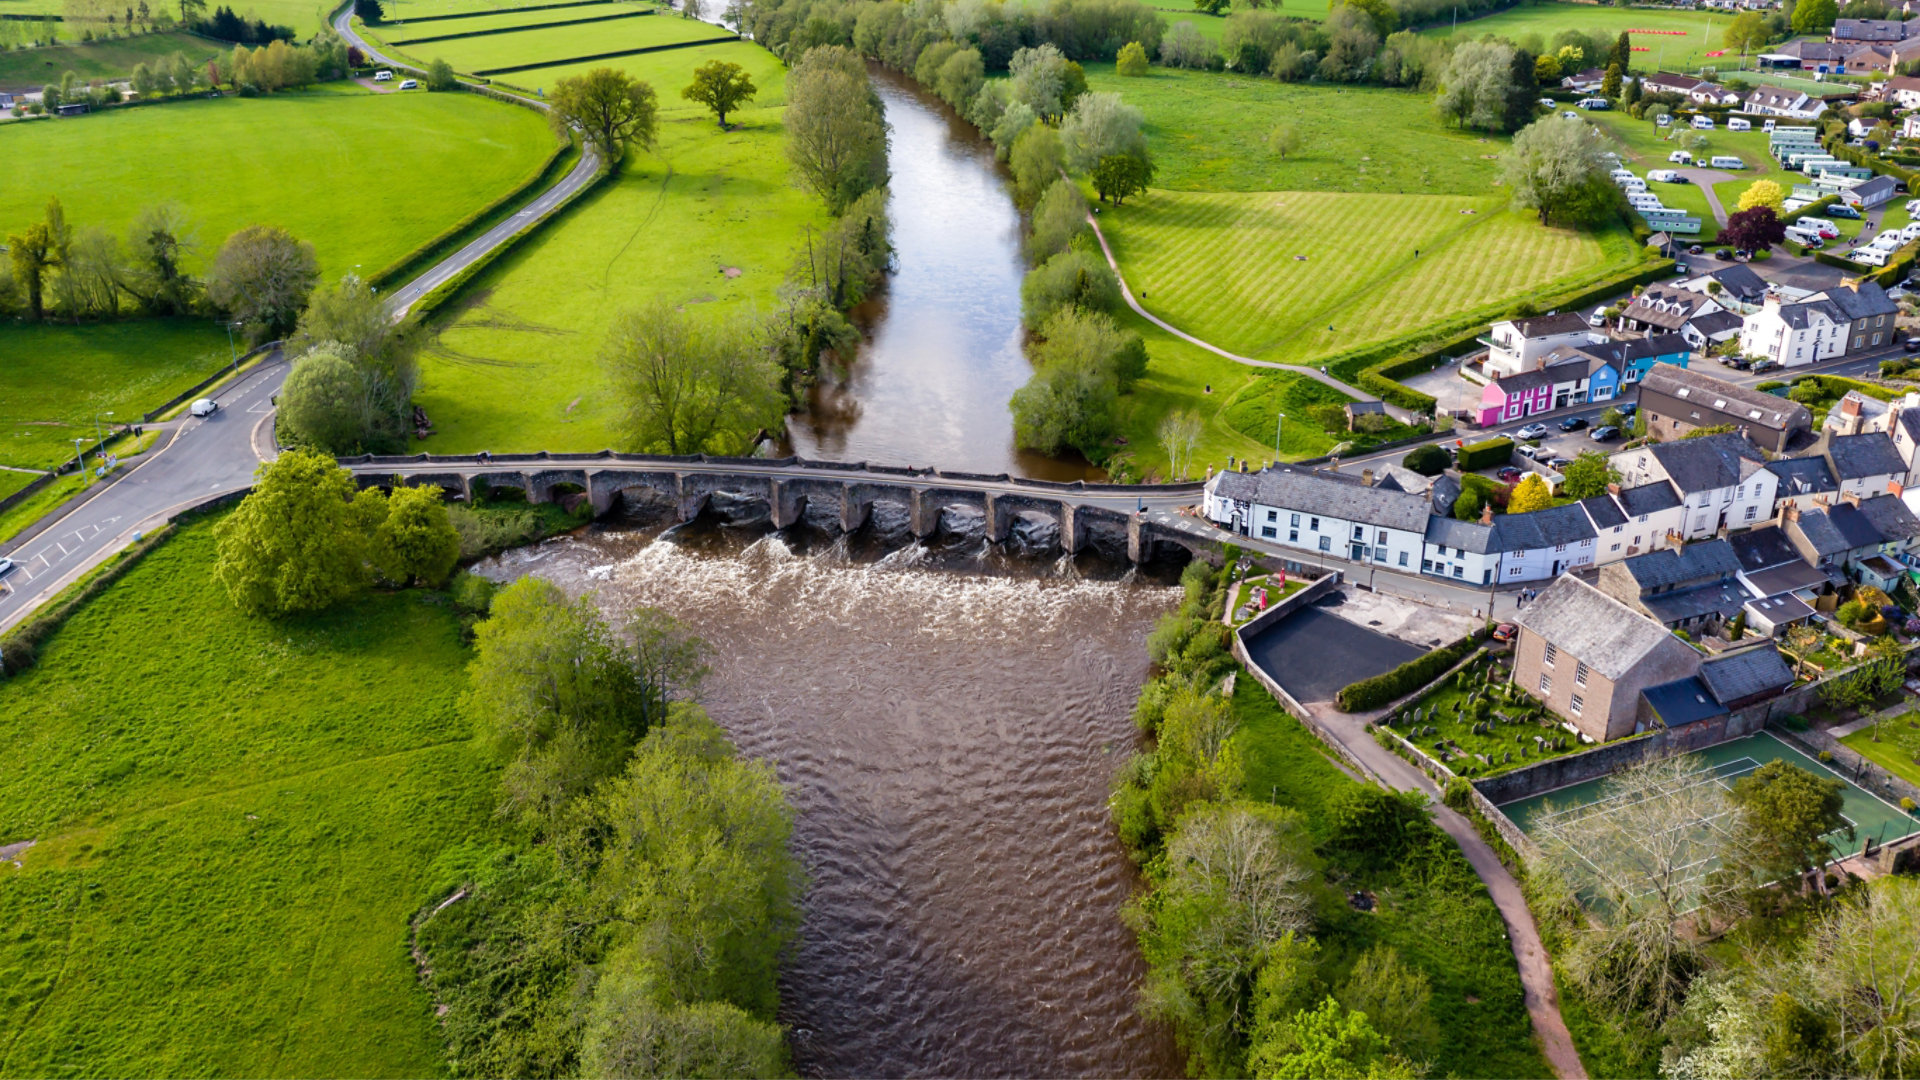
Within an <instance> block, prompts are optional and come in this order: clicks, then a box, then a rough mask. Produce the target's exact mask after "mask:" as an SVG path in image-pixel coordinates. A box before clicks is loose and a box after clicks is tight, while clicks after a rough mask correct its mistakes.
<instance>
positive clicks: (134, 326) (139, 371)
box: [0, 319, 231, 469]
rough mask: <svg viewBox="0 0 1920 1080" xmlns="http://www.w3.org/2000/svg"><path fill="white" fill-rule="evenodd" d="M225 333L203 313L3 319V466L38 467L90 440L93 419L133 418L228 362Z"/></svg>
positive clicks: (128, 420)
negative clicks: (86, 321)
mask: <svg viewBox="0 0 1920 1080" xmlns="http://www.w3.org/2000/svg"><path fill="white" fill-rule="evenodd" d="M230 355H231V354H230V353H229V351H228V346H227V334H226V331H224V330H222V329H221V328H220V326H219V325H218V324H217V323H213V322H208V321H205V320H201V319H142V320H138V321H132V322H118V323H96V324H93V325H87V326H72V325H59V324H55V323H43V324H40V325H29V324H20V325H12V326H4V327H0V370H4V371H5V372H6V375H5V379H4V381H5V384H6V391H5V392H4V393H0V465H24V466H27V467H29V468H36V469H44V468H48V467H51V466H53V465H55V464H58V463H59V462H61V461H65V460H68V459H70V458H72V457H73V440H74V439H76V438H85V439H86V441H87V444H88V445H92V443H93V441H94V431H95V427H94V417H95V416H96V415H99V416H100V417H101V418H102V420H103V422H104V421H105V419H106V416H105V414H106V413H108V412H112V413H113V416H112V419H113V420H116V421H119V422H122V423H137V422H138V421H139V419H140V416H141V414H142V413H145V412H146V411H147V410H148V409H154V408H158V407H159V406H160V405H162V404H164V403H165V402H166V401H167V400H168V399H170V398H172V397H173V396H174V395H175V394H178V393H180V392H182V391H184V390H186V389H187V388H188V387H190V386H192V385H194V384H195V383H197V382H199V381H200V380H201V379H204V378H206V377H207V376H208V375H211V374H213V372H214V371H215V369H217V368H219V367H220V366H221V365H222V364H225V363H227V362H228V361H229V358H230Z"/></svg>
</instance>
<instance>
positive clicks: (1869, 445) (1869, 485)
mask: <svg viewBox="0 0 1920 1080" xmlns="http://www.w3.org/2000/svg"><path fill="white" fill-rule="evenodd" d="M1809 456H1818V457H1819V458H1821V459H1822V460H1824V461H1825V462H1826V463H1827V466H1828V468H1829V469H1830V470H1831V471H1832V473H1833V479H1834V481H1835V484H1836V491H1837V493H1838V494H1841V495H1858V496H1859V497H1860V498H1863V499H1871V498H1873V497H1874V496H1876V495H1885V494H1887V493H1888V491H1889V490H1891V488H1892V486H1893V485H1894V484H1895V483H1901V484H1902V486H1904V481H1905V480H1906V475H1907V463H1906V461H1905V460H1904V459H1903V458H1901V456H1900V451H1899V449H1898V448H1897V447H1896V446H1895V445H1894V441H1893V436H1891V435H1888V434H1887V433H1885V432H1881V431H1871V432H1867V433H1865V434H1861V435H1839V434H1835V433H1833V432H1825V433H1823V434H1822V435H1821V437H1820V442H1819V443H1818V444H1817V445H1816V446H1815V447H1814V448H1813V449H1812V450H1811V451H1809Z"/></svg>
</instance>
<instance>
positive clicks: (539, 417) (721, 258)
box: [415, 45, 825, 453]
mask: <svg viewBox="0 0 1920 1080" xmlns="http://www.w3.org/2000/svg"><path fill="white" fill-rule="evenodd" d="M730 47H732V48H741V49H747V48H754V49H755V51H757V52H761V53H762V55H765V54H764V50H759V49H757V48H756V47H754V46H748V45H736V46H730ZM696 51H700V50H679V51H676V52H674V53H670V54H665V55H673V56H678V55H682V54H683V53H685V52H696ZM661 101H662V104H666V103H667V95H666V94H664V93H663V94H662V95H661ZM733 122H734V123H736V124H738V125H740V127H739V130H736V131H731V132H726V133H722V132H721V131H720V130H719V128H718V127H717V126H716V125H715V124H714V123H713V121H712V119H711V118H710V117H708V116H707V115H706V114H705V113H698V114H696V113H692V112H688V111H684V110H683V111H679V112H676V113H672V114H667V115H666V116H664V117H663V119H662V122H661V125H660V148H659V150H658V152H657V153H656V154H652V155H636V156H635V157H634V158H633V159H632V160H630V161H629V162H628V164H627V165H626V167H625V168H624V170H623V171H622V173H621V175H620V177H619V178H618V179H617V180H615V181H612V182H611V183H609V184H608V185H606V186H603V187H601V188H600V189H599V190H597V191H595V192H593V193H591V194H589V195H587V196H586V197H585V198H584V199H583V200H582V201H581V202H580V203H579V204H577V205H576V206H574V207H573V208H572V209H570V210H569V211H568V212H567V213H566V215H565V216H564V217H562V218H561V219H560V220H559V221H556V222H555V223H553V224H552V225H550V226H549V227H548V228H546V229H544V230H542V231H541V232H539V233H537V234H536V235H535V236H533V237H532V238H531V239H529V240H528V241H526V242H524V243H523V244H521V245H520V246H519V247H518V248H517V249H516V250H515V251H514V252H513V253H511V254H510V255H507V256H505V257H503V258H502V259H501V261H500V262H499V263H497V264H496V265H495V266H494V267H493V268H492V269H491V270H490V271H489V272H488V273H487V274H485V275H483V277H482V278H481V280H480V281H479V282H478V283H477V285H476V288H475V291H474V292H473V293H471V294H469V296H468V300H469V303H468V305H466V307H465V309H464V310H463V311H461V312H457V313H455V314H454V315H453V316H452V322H451V325H450V326H449V327H448V329H447V331H446V333H445V335H444V341H445V344H446V345H447V346H448V347H449V348H450V349H452V350H454V351H455V352H457V353H459V354H461V355H462V356H463V357H465V359H462V360H458V361H450V360H447V359H432V360H429V361H428V362H427V363H426V365H425V367H424V370H423V372H422V380H421V383H422V384H421V390H420V392H419V393H418V394H417V395H415V401H417V402H418V403H419V404H421V405H422V406H424V407H425V408H426V410H427V412H428V415H430V416H432V417H433V421H434V424H435V425H436V426H437V427H438V429H439V434H438V435H436V436H435V437H434V438H433V439H432V440H431V441H430V442H429V443H428V444H427V447H426V448H427V449H431V450H433V451H435V452H437V453H459V452H467V451H474V450H482V449H488V450H495V451H504V450H534V449H553V450H599V449H602V448H605V447H610V446H611V447H615V448H621V447H622V446H623V444H622V442H621V440H620V437H619V435H618V433H617V431H616V429H615V422H616V419H617V416H618V405H617V403H616V402H615V401H614V400H613V398H612V397H611V395H610V393H609V389H608V386H607V383H606V380H605V378H604V377H603V376H602V374H601V369H600V365H599V362H598V355H599V352H600V348H601V345H602V343H603V342H604V340H605V338H606V334H607V330H608V328H609V327H610V326H611V325H612V323H613V320H614V319H615V318H616V317H617V316H618V315H619V314H620V313H621V312H623V311H625V310H627V309H628V308H631V307H633V306H636V305H638V304H640V303H642V302H644V301H646V300H647V299H650V298H652V297H664V298H666V299H667V300H669V301H672V302H675V303H679V304H686V305H691V306H690V307H689V310H692V311H696V312H699V313H702V314H706V315H711V316H713V317H722V316H726V315H732V314H734V313H738V312H751V311H756V310H757V311H760V312H766V313H771V312H772V310H773V308H774V305H775V303H776V296H775V292H776V290H777V289H778V288H779V286H780V284H781V282H782V281H783V280H784V279H785V277H786V273H787V270H788V268H789V266H790V265H791V264H792V261H793V258H794V253H795V251H796V248H797V245H798V244H799V242H800V237H801V231H802V229H803V228H804V227H806V226H807V225H809V224H813V225H819V224H820V223H822V222H823V221H824V220H825V212H824V210H823V209H822V208H821V207H820V205H819V203H818V202H817V200H815V199H813V198H812V197H811V196H810V195H808V194H806V193H805V192H803V191H802V190H801V189H799V188H798V187H795V186H793V185H792V184H791V183H789V182H788V176H787V164H786V158H785V157H784V155H783V154H782V150H781V147H782V135H781V129H780V113H779V111H778V110H774V109H750V110H748V111H746V112H743V113H740V114H739V115H738V117H737V118H736V119H734V121H733ZM728 268H734V269H737V270H738V271H739V273H738V274H737V275H736V276H733V277H729V276H728V275H727V272H726V271H727V269H728Z"/></svg>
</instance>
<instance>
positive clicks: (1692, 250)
mask: <svg viewBox="0 0 1920 1080" xmlns="http://www.w3.org/2000/svg"><path fill="white" fill-rule="evenodd" d="M1703 250H1705V249H1703V248H1702V247H1701V246H1700V245H1699V244H1695V245H1693V246H1692V247H1689V248H1688V249H1687V254H1689V255H1698V254H1700V252H1701V251H1703Z"/></svg>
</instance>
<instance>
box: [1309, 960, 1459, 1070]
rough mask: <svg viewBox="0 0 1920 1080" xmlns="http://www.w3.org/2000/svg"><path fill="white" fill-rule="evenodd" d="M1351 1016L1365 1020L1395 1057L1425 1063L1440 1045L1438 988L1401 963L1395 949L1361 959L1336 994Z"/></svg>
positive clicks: (1419, 973)
mask: <svg viewBox="0 0 1920 1080" xmlns="http://www.w3.org/2000/svg"><path fill="white" fill-rule="evenodd" d="M1334 997H1335V998H1337V999H1338V1000H1339V1002H1340V1004H1341V1005H1342V1006H1344V1007H1345V1008H1346V1009H1347V1010H1348V1011H1349V1012H1353V1013H1358V1014H1361V1015H1364V1016H1365V1017H1366V1018H1367V1021H1368V1023H1370V1024H1371V1025H1372V1026H1373V1029H1374V1030H1375V1031H1378V1032H1379V1033H1380V1034H1381V1035H1382V1036H1383V1037H1384V1038H1385V1039H1386V1040H1387V1045H1388V1047H1390V1048H1391V1049H1392V1050H1393V1052H1394V1053H1396V1054H1399V1055H1400V1056H1401V1057H1403V1058H1406V1059H1408V1060H1410V1061H1424V1060H1426V1059H1428V1058H1429V1057H1431V1056H1432V1055H1433V1052H1434V1050H1435V1049H1436V1048H1437V1047H1438V1046H1439V1045H1440V1025H1439V1024H1437V1023H1436V1022H1435V1021H1434V1018H1433V1013H1432V1004H1433V986H1432V984H1431V983H1430V982H1429V981H1428V980H1427V976H1426V973H1425V972H1423V971H1421V970H1419V969H1418V968H1415V967H1412V966H1410V965H1408V964H1407V963H1406V962H1405V961H1403V960H1401V959H1400V953H1399V951H1398V950H1396V949H1394V947H1393V946H1391V945H1375V946H1374V947H1372V948H1370V949H1368V950H1367V951H1366V952H1364V953H1361V954H1360V959H1359V961H1358V962H1357V963H1355V964H1354V965H1353V971H1352V972H1351V973H1349V974H1348V975H1347V981H1346V982H1345V983H1343V984H1342V985H1341V986H1340V988H1339V989H1338V990H1336V991H1334Z"/></svg>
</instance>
